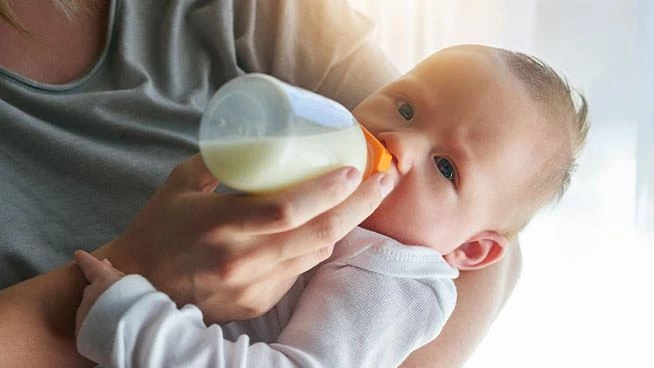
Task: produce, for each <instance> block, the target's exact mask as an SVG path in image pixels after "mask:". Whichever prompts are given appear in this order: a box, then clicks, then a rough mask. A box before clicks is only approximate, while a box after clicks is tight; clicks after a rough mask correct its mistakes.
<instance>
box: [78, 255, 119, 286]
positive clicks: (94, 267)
mask: <svg viewBox="0 0 654 368" xmlns="http://www.w3.org/2000/svg"><path fill="white" fill-rule="evenodd" d="M73 256H74V258H75V262H76V263H77V265H78V266H79V268H80V269H81V270H82V273H83V274H84V277H85V278H86V279H87V280H88V281H89V282H98V281H104V282H113V281H115V280H117V279H119V278H120V277H121V276H122V273H121V272H119V271H118V270H116V269H115V268H113V267H112V266H111V262H109V260H106V259H105V260H104V261H102V262H101V261H99V260H98V259H97V258H95V257H94V256H92V255H90V254H89V253H87V252H85V251H83V250H77V251H75V253H74V254H73Z"/></svg>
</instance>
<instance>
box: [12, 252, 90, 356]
mask: <svg viewBox="0 0 654 368" xmlns="http://www.w3.org/2000/svg"><path fill="white" fill-rule="evenodd" d="M85 285H86V281H85V280H84V277H83V276H82V274H81V272H80V271H79V269H78V268H77V267H76V266H75V265H73V264H72V263H71V264H68V265H65V266H63V267H60V268H58V269H56V270H53V271H51V272H49V273H47V274H43V275H41V276H38V277H35V278H32V279H30V280H27V281H24V282H21V283H19V284H17V285H14V286H12V287H10V288H7V289H3V290H2V291H0V321H2V322H1V325H2V328H0V366H2V367H91V366H93V364H92V362H89V361H87V360H86V359H85V358H83V357H81V356H80V355H78V354H77V350H76V349H75V337H74V331H73V328H72V325H73V324H74V321H75V310H76V308H77V305H78V304H79V302H80V300H81V298H82V288H83V287H84V286H85Z"/></svg>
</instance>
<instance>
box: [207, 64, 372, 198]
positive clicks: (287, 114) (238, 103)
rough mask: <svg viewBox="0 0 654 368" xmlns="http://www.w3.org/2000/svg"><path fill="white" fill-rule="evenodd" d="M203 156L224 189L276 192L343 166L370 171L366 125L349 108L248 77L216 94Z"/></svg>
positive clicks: (271, 80) (274, 82) (209, 109)
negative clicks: (364, 127)
mask: <svg viewBox="0 0 654 368" xmlns="http://www.w3.org/2000/svg"><path fill="white" fill-rule="evenodd" d="M200 152H201V154H202V157H203V159H204V161H205V163H206V165H207V167H208V168H209V170H210V171H211V173H212V174H213V175H214V176H216V177H217V178H218V179H219V180H221V182H222V183H224V184H225V185H227V186H229V187H231V188H233V189H237V190H242V191H246V192H255V193H256V192H269V191H275V190H279V189H282V188H285V187H287V186H290V185H292V184H295V183H298V182H301V181H304V180H307V179H309V178H312V177H315V176H318V175H321V174H323V173H326V172H328V171H330V170H332V169H335V168H337V167H342V166H353V167H355V168H357V169H358V170H359V171H361V172H364V171H365V170H366V166H367V161H368V148H367V143H366V139H365V138H364V134H363V131H362V130H361V127H360V126H359V124H358V123H357V122H356V120H355V119H354V117H353V116H352V114H351V113H350V112H349V111H348V110H347V109H346V108H345V107H343V106H342V105H340V104H338V103H337V102H335V101H332V100H330V99H328V98H326V97H323V96H320V95H318V94H315V93H313V92H310V91H306V90H303V89H300V88H298V87H295V86H291V85H289V84H286V83H284V82H281V81H279V80H277V79H275V78H273V77H271V76H268V75H264V74H246V75H244V76H241V77H238V78H235V79H233V80H231V81H229V82H228V83H226V84H225V85H224V86H223V87H222V88H220V89H219V90H218V91H217V92H216V94H215V95H214V96H213V97H212V99H211V101H210V102H209V105H208V107H207V110H206V111H205V113H204V115H203V117H202V121H201V123H200Z"/></svg>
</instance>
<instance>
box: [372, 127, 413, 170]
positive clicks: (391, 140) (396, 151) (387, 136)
mask: <svg viewBox="0 0 654 368" xmlns="http://www.w3.org/2000/svg"><path fill="white" fill-rule="evenodd" d="M377 137H378V138H379V140H380V141H381V142H382V144H383V145H384V146H385V147H386V149H387V150H389V151H390V152H391V154H392V155H393V157H395V160H397V162H396V165H397V171H398V172H399V173H400V174H401V175H405V174H406V173H408V172H409V171H410V170H411V168H412V167H413V161H414V159H415V154H416V152H417V150H418V149H419V145H420V142H419V137H418V136H417V135H416V134H413V133H412V132H397V131H395V132H384V133H379V135H378V136H377Z"/></svg>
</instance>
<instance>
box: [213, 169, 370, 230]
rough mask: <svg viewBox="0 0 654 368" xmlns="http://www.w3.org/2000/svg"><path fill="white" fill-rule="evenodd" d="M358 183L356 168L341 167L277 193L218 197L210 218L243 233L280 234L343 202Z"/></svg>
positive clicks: (359, 175)
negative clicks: (227, 209)
mask: <svg viewBox="0 0 654 368" xmlns="http://www.w3.org/2000/svg"><path fill="white" fill-rule="evenodd" d="M360 182H361V174H360V173H359V172H358V171H357V170H356V169H354V168H350V167H344V168H339V169H336V170H334V171H331V172H329V173H327V174H325V175H322V176H320V177H317V178H314V179H311V180H308V181H306V182H303V183H300V184H298V185H295V186H293V187H291V188H288V189H286V190H283V191H280V192H277V193H272V194H267V195H249V196H218V197H217V201H216V203H215V205H216V206H215V214H214V216H213V218H214V219H215V220H216V221H217V222H218V223H221V224H222V225H227V226H231V227H233V228H234V229H235V230H236V231H239V232H241V233H243V234H247V235H257V234H270V233H281V232H284V231H288V230H291V229H294V228H297V227H299V226H301V225H303V224H305V223H306V222H308V221H310V220H311V219H313V218H314V217H316V216H318V215H319V214H321V213H323V212H325V211H327V210H329V209H330V208H333V207H334V206H336V205H338V204H339V203H341V202H343V201H344V200H345V199H346V198H347V197H348V196H349V195H351V194H352V192H353V191H354V190H355V189H356V188H357V186H358V185H359V183H360ZM226 201H228V202H232V203H226ZM225 208H230V211H225Z"/></svg>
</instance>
